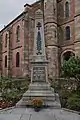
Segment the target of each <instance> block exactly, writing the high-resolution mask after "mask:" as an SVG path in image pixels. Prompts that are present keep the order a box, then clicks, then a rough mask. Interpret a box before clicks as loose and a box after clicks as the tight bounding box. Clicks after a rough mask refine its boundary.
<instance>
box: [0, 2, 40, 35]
mask: <svg viewBox="0 0 80 120" xmlns="http://www.w3.org/2000/svg"><path fill="white" fill-rule="evenodd" d="M39 2H40V0H39V1H36V2H34V3H33V4H31V5H29V4H27V3H26V4H25V5H24V7H32V6H34V5H36V4H38V3H39ZM24 14H25V11H24V12H22V13H21V14H20V15H18V16H17V17H16V18H15V19H13V20H12V21H11V22H10V23H9V24H7V25H6V26H5V27H4V28H3V29H2V30H0V33H1V32H2V31H3V30H5V29H6V28H7V27H9V26H10V25H11V24H12V23H13V22H15V21H16V20H17V19H18V18H20V17H21V16H23V15H24Z"/></svg>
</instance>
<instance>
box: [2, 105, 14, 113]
mask: <svg viewBox="0 0 80 120" xmlns="http://www.w3.org/2000/svg"><path fill="white" fill-rule="evenodd" d="M13 108H15V106H14V107H9V108H5V109H2V108H0V112H3V111H7V110H10V109H13Z"/></svg>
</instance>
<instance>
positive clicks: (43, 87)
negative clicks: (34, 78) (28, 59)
mask: <svg viewBox="0 0 80 120" xmlns="http://www.w3.org/2000/svg"><path fill="white" fill-rule="evenodd" d="M29 90H30V91H41V90H46V91H50V90H51V87H50V85H49V84H44V83H43V84H42V83H41V84H39V83H38V84H37V83H36V84H30V86H29ZM53 92H54V89H53Z"/></svg>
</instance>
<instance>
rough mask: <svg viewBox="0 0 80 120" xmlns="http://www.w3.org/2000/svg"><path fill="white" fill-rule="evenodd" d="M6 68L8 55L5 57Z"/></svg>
mask: <svg viewBox="0 0 80 120" xmlns="http://www.w3.org/2000/svg"><path fill="white" fill-rule="evenodd" d="M5 68H7V55H6V56H5Z"/></svg>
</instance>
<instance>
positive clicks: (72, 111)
mask: <svg viewBox="0 0 80 120" xmlns="http://www.w3.org/2000/svg"><path fill="white" fill-rule="evenodd" d="M62 110H65V111H68V112H72V113H76V114H79V115H80V112H78V111H74V110H70V109H67V108H62Z"/></svg>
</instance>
